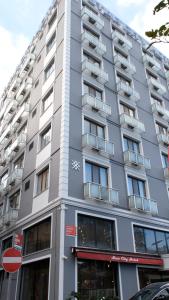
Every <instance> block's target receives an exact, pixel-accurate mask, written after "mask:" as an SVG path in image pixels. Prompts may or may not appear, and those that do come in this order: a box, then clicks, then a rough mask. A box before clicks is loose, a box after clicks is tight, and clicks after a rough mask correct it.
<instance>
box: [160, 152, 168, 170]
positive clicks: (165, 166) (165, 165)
mask: <svg viewBox="0 0 169 300" xmlns="http://www.w3.org/2000/svg"><path fill="white" fill-rule="evenodd" d="M161 157H162V165H163V168H167V167H168V156H167V154H164V153H162V155H161Z"/></svg>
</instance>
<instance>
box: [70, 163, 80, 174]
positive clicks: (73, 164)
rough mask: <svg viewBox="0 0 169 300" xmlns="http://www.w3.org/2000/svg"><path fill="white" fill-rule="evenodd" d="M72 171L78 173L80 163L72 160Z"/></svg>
mask: <svg viewBox="0 0 169 300" xmlns="http://www.w3.org/2000/svg"><path fill="white" fill-rule="evenodd" d="M72 169H73V170H75V171H78V172H79V171H80V162H79V161H77V160H72Z"/></svg>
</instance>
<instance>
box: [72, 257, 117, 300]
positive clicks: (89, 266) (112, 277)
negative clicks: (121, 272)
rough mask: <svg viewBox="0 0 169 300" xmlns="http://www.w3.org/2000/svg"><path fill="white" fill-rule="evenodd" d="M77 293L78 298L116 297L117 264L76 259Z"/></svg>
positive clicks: (89, 299) (83, 299) (84, 299)
mask: <svg viewBox="0 0 169 300" xmlns="http://www.w3.org/2000/svg"><path fill="white" fill-rule="evenodd" d="M78 293H79V294H80V300H97V299H99V300H101V299H105V300H106V299H108V300H109V299H111V300H115V299H119V298H117V296H118V295H117V266H116V264H114V263H109V262H102V261H88V260H79V261H78Z"/></svg>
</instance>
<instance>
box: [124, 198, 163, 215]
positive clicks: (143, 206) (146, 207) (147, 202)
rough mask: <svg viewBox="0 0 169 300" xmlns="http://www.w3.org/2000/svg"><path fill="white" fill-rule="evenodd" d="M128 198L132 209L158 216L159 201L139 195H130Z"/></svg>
mask: <svg viewBox="0 0 169 300" xmlns="http://www.w3.org/2000/svg"><path fill="white" fill-rule="evenodd" d="M128 198H129V208H130V209H134V210H138V211H142V212H145V213H149V214H152V215H155V216H156V215H158V207H157V201H155V200H152V199H147V198H145V197H140V196H137V195H130V196H129V197H128Z"/></svg>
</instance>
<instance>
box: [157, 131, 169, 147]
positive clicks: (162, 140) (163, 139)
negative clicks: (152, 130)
mask: <svg viewBox="0 0 169 300" xmlns="http://www.w3.org/2000/svg"><path fill="white" fill-rule="evenodd" d="M157 139H158V142H159V144H166V145H169V136H168V134H163V133H159V134H158V135H157Z"/></svg>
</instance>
